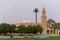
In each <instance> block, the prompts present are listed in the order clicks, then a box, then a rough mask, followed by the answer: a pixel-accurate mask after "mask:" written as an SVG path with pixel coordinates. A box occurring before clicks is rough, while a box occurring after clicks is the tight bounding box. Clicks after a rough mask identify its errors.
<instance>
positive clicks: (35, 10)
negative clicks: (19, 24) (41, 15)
mask: <svg viewBox="0 0 60 40" xmlns="http://www.w3.org/2000/svg"><path fill="white" fill-rule="evenodd" d="M34 12H35V14H36V17H35V18H36V20H35V21H36V23H37V12H38V8H35V9H34Z"/></svg>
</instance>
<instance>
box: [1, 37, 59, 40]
mask: <svg viewBox="0 0 60 40" xmlns="http://www.w3.org/2000/svg"><path fill="white" fill-rule="evenodd" d="M0 40H60V37H48V38H33V37H31V38H0Z"/></svg>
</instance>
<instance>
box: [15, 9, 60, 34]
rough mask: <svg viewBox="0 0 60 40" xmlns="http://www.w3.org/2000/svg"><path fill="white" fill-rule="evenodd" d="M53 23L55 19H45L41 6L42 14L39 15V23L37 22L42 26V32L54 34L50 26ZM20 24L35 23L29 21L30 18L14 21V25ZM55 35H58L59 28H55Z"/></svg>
mask: <svg viewBox="0 0 60 40" xmlns="http://www.w3.org/2000/svg"><path fill="white" fill-rule="evenodd" d="M54 23H55V21H54V20H52V19H48V20H47V16H46V9H45V8H43V9H42V15H41V23H38V24H40V26H42V28H43V32H42V34H54V29H53V27H52V24H54ZM22 24H24V25H26V26H27V25H35V24H36V23H34V22H31V21H30V20H24V21H22V22H20V23H16V27H18V26H20V25H22ZM56 35H60V30H59V29H57V30H56Z"/></svg>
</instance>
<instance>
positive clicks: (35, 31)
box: [33, 25, 43, 34]
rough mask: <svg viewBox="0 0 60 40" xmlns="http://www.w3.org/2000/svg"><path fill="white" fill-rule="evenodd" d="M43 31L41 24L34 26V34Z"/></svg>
mask: <svg viewBox="0 0 60 40" xmlns="http://www.w3.org/2000/svg"><path fill="white" fill-rule="evenodd" d="M42 31H43V28H42V27H41V26H40V25H35V26H34V32H33V33H34V34H36V33H37V32H40V33H42Z"/></svg>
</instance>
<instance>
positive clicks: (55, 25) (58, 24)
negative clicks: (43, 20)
mask: <svg viewBox="0 0 60 40" xmlns="http://www.w3.org/2000/svg"><path fill="white" fill-rule="evenodd" d="M52 27H53V28H54V34H55V30H56V29H60V23H55V24H53V25H52Z"/></svg>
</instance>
